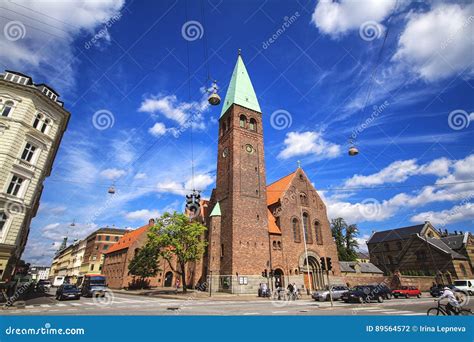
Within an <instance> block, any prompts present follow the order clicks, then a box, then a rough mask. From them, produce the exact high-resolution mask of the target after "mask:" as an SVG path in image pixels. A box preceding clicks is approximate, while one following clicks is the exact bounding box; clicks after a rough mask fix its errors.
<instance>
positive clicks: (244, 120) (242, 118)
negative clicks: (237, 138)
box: [239, 115, 247, 128]
mask: <svg viewBox="0 0 474 342" xmlns="http://www.w3.org/2000/svg"><path fill="white" fill-rule="evenodd" d="M246 123H247V117H246V116H245V115H241V116H240V118H239V126H240V127H242V128H245V124H246Z"/></svg>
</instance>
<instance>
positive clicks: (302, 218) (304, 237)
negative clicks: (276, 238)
mask: <svg viewBox="0 0 474 342" xmlns="http://www.w3.org/2000/svg"><path fill="white" fill-rule="evenodd" d="M308 226H309V222H308ZM305 228H306V227H305V226H304V216H303V208H301V230H302V231H303V242H304V253H305V256H306V271H307V274H308V283H309V295H310V296H311V295H312V292H313V279H312V278H311V277H310V273H309V259H308V246H306V234H305V232H306V231H305ZM307 228H308V229H309V227H307Z"/></svg>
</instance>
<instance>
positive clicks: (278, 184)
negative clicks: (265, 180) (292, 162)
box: [267, 171, 296, 205]
mask: <svg viewBox="0 0 474 342" xmlns="http://www.w3.org/2000/svg"><path fill="white" fill-rule="evenodd" d="M295 174H296V171H295V172H292V173H290V174H289V175H288V176H285V177H283V178H280V179H279V180H277V181H275V182H273V183H271V184H269V185H267V205H272V204H273V203H276V202H278V200H279V199H280V198H281V195H282V194H283V193H284V192H285V191H286V189H288V186H289V185H290V183H291V181H292V180H293V177H294V176H295Z"/></svg>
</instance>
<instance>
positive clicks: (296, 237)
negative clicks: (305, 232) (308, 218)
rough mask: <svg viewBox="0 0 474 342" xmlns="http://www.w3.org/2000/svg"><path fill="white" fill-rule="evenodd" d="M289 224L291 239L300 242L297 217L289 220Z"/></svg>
mask: <svg viewBox="0 0 474 342" xmlns="http://www.w3.org/2000/svg"><path fill="white" fill-rule="evenodd" d="M291 226H292V228H293V240H295V242H301V235H300V227H299V226H300V225H299V224H298V219H296V218H294V219H293V220H292V221H291Z"/></svg>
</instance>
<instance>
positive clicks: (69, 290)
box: [56, 284, 81, 300]
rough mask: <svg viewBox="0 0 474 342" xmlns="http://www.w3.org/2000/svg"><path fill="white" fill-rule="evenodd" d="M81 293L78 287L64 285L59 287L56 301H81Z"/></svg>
mask: <svg viewBox="0 0 474 342" xmlns="http://www.w3.org/2000/svg"><path fill="white" fill-rule="evenodd" d="M80 298H81V291H79V289H78V288H77V286H76V285H71V284H64V285H61V286H59V287H58V289H57V290H56V299H57V300H63V299H80Z"/></svg>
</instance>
